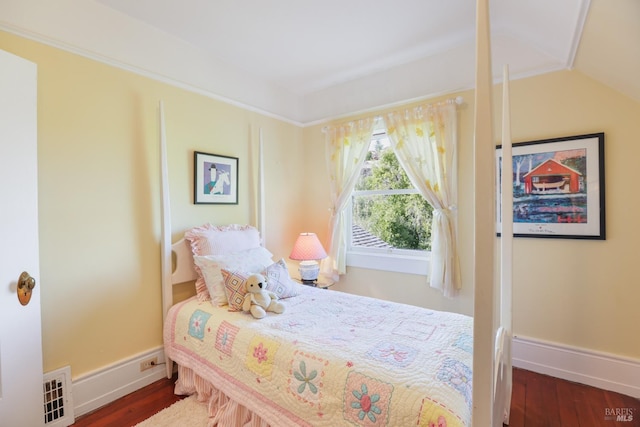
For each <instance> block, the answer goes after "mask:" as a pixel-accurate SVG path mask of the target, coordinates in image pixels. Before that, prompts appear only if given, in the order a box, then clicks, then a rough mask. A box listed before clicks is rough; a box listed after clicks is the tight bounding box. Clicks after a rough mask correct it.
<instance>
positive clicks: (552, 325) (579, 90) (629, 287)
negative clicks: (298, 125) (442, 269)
mask: <svg viewBox="0 0 640 427" xmlns="http://www.w3.org/2000/svg"><path fill="white" fill-rule="evenodd" d="M501 90H502V89H501V87H496V88H495V91H494V96H493V99H494V117H495V123H494V132H495V133H496V135H497V136H496V142H498V137H499V134H500V129H501V109H502V103H501V100H502V99H501ZM456 95H462V96H463V97H464V99H465V103H464V105H463V106H462V107H461V108H460V109H459V124H460V129H459V130H460V150H459V159H458V160H459V161H458V164H459V183H458V192H459V204H458V207H459V209H458V221H459V245H460V261H461V269H462V276H463V282H464V283H465V285H463V286H464V288H463V289H462V291H461V293H460V296H459V297H458V298H456V299H453V300H449V299H446V298H443V297H442V296H441V295H440V294H439V293H438V292H437V291H435V290H433V289H430V288H428V287H427V286H425V280H424V278H422V277H419V276H415V275H409V274H395V273H386V272H379V271H374V270H365V269H358V268H348V269H347V275H346V276H344V278H343V279H342V280H341V281H340V282H339V284H338V285H336V286H335V289H340V290H344V291H348V292H353V293H358V294H364V295H371V296H376V297H380V298H385V299H389V300H395V301H400V302H405V303H411V304H418V305H424V306H427V307H432V308H435V309H443V310H455V311H459V312H463V313H467V314H472V313H473V290H472V286H471V281H472V274H473V264H472V262H473V240H472V233H473V171H472V165H473V157H472V156H473V152H472V148H473V147H472V142H473V114H474V111H473V110H474V107H473V95H474V94H473V92H472V91H466V92H462V93H460V94H453V95H452V96H456ZM378 113H380V112H375V113H372V114H378ZM511 115H512V136H513V141H514V142H522V141H531V140H539V139H546V138H553V137H560V136H570V135H580V134H587V133H594V132H604V133H605V162H606V163H605V177H606V185H605V186H606V216H607V218H606V228H607V240H606V241H591V240H570V239H536V238H517V239H515V242H514V282H515V284H514V333H515V334H516V335H522V336H527V337H532V338H536V339H539V340H543V341H550V342H556V343H561V344H563V345H569V346H575V347H580V348H585V349H591V350H597V351H602V352H607V353H614V354H617V355H621V356H628V357H632V358H636V359H640V340H638V339H637V338H636V336H637V332H638V325H640V308H639V307H640V306H639V304H640V286H638V285H639V284H640V281H639V280H638V278H637V271H636V267H637V264H638V261H639V260H638V253H639V251H638V249H637V242H638V241H639V239H640V221H638V220H637V219H635V218H637V216H638V212H640V199H639V198H638V197H637V194H638V191H637V188H636V179H635V178H634V176H635V175H634V173H635V171H636V170H637V169H638V159H640V144H639V143H638V142H639V138H638V120H640V104H639V103H638V102H636V101H634V100H632V99H631V98H629V97H626V96H624V95H623V94H620V93H618V92H615V91H613V90H611V89H609V88H607V87H605V86H603V85H601V84H599V83H598V82H596V81H594V80H592V79H590V78H589V77H586V76H584V75H582V74H580V73H577V72H571V71H564V72H556V73H550V74H546V75H542V76H538V77H533V78H527V79H522V80H516V81H513V82H512V83H511ZM345 120H346V119H345ZM305 140H307V141H309V142H311V143H312V144H313V146H314V149H315V150H316V154H317V155H318V156H319V155H320V153H321V152H322V151H323V138H322V136H321V135H320V127H319V126H315V127H310V128H307V129H305ZM323 179H326V174H325V176H324V178H323ZM322 182H323V180H320V181H318V182H316V185H318V190H319V188H320V186H321V185H322V184H321V183H322ZM317 204H318V205H320V206H322V205H325V206H328V205H329V199H328V198H327V199H326V200H324V201H322V202H320V201H319V202H318V203H317ZM492 226H493V225H492V224H487V227H492ZM324 229H326V227H324Z"/></svg>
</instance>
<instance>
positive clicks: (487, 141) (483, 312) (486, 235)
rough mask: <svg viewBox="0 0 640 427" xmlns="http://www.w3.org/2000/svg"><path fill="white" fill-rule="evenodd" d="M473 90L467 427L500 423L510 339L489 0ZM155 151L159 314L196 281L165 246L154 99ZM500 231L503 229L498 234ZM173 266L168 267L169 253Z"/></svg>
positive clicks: (507, 139) (180, 249)
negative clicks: (180, 288) (177, 287)
mask: <svg viewBox="0 0 640 427" xmlns="http://www.w3.org/2000/svg"><path fill="white" fill-rule="evenodd" d="M476 14H477V18H476V23H477V32H476V93H475V121H474V123H475V124H474V128H475V130H474V135H475V139H474V164H475V170H474V174H475V177H474V178H475V179H474V185H475V188H474V195H475V196H474V197H475V203H474V204H475V208H474V217H475V227H474V230H475V231H474V278H473V285H474V331H473V415H472V424H473V425H474V426H478V427H482V426H494V427H498V426H502V424H503V422H505V423H507V424H508V420H509V409H510V405H511V389H512V378H511V369H512V365H511V340H512V302H511V299H512V297H511V295H512V270H511V265H512V240H513V233H512V231H511V230H513V225H512V221H513V217H512V213H513V201H512V193H513V190H512V187H511V177H512V176H513V171H512V162H511V155H512V154H511V134H510V132H511V128H510V113H509V75H508V69H507V67H506V66H505V71H504V79H503V82H504V83H503V84H504V86H503V117H502V119H503V129H502V156H503V159H504V161H503V162H502V165H503V173H502V182H501V186H502V191H501V194H502V201H501V206H502V208H501V219H502V233H501V236H502V237H501V239H500V243H501V246H500V253H501V262H500V266H501V268H500V274H499V276H498V275H497V274H496V272H495V271H494V270H495V267H494V265H495V263H494V261H495V257H494V253H495V252H496V248H495V246H496V245H495V241H496V239H495V231H494V229H493V227H487V224H494V223H495V218H496V215H495V206H496V204H495V203H488V201H491V200H494V201H495V197H496V196H495V187H494V184H495V180H494V179H491V177H495V167H494V165H495V139H494V134H493V128H492V127H493V113H492V109H493V106H492V96H491V93H492V86H493V78H492V67H491V45H490V26H489V0H477V5H476ZM259 147H260V152H259V169H260V171H259V174H260V177H259V192H258V193H259V216H258V228H259V229H260V230H261V232H262V236H263V239H264V232H265V227H264V224H265V217H264V197H263V195H264V179H263V167H262V165H263V145H262V133H260V144H259ZM160 151H161V169H162V237H161V248H162V306H163V317H164V316H166V314H167V312H168V310H169V308H170V307H171V306H172V305H173V285H174V284H178V283H184V282H188V281H192V280H195V279H196V273H195V271H194V269H193V256H192V253H191V248H190V247H189V244H188V243H187V242H186V241H185V240H184V239H181V240H179V241H178V242H176V243H175V244H173V245H172V244H171V240H172V238H171V211H170V198H169V178H168V169H167V149H166V136H165V129H164V108H163V104H162V102H160ZM505 231H507V232H505ZM174 255H175V259H176V266H175V269H173V262H172V260H173V256H174ZM497 279H499V283H500V303H499V306H498V307H497V308H498V309H499V310H500V316H499V317H500V324H499V325H495V324H494V312H495V311H494V310H495V308H496V307H495V305H496V304H495V303H494V296H495V294H494V284H495V283H496V280H497ZM163 320H164V319H163ZM166 362H167V364H166V368H167V377H168V378H171V376H172V374H173V362H172V361H171V360H170V359H169V358H166Z"/></svg>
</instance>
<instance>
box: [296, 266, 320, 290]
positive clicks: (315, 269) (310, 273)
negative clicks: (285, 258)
mask: <svg viewBox="0 0 640 427" xmlns="http://www.w3.org/2000/svg"><path fill="white" fill-rule="evenodd" d="M298 271H299V272H300V279H301V281H302V283H304V284H305V285H314V284H315V283H316V281H317V280H318V274H319V273H320V264H318V261H302V262H300V268H299V269H298Z"/></svg>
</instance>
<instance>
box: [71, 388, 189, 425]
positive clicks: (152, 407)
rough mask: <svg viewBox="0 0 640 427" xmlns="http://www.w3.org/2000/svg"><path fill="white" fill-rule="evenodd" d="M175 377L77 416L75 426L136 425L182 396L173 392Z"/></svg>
mask: <svg viewBox="0 0 640 427" xmlns="http://www.w3.org/2000/svg"><path fill="white" fill-rule="evenodd" d="M175 381H176V378H173V379H171V380H170V379H167V378H163V379H162V380H159V381H156V382H154V383H153V384H150V385H148V386H147V387H144V388H142V389H140V390H137V391H135V392H133V393H131V394H128V395H126V396H124V397H122V398H121V399H118V400H116V401H115V402H112V403H110V404H108V405H106V406H104V407H102V408H100V409H98V410H96V411H93V412H91V413H89V414H86V415H83V416H82V417H79V418H78V419H77V420H76V422H75V423H74V424H72V425H73V426H74V427H89V426H91V427H125V426H133V425H136V424H138V423H140V422H142V421H144V420H146V419H147V418H149V417H151V416H152V415H154V414H156V413H157V412H159V411H161V410H163V409H164V408H167V407H169V406H171V405H172V404H174V403H175V402H177V401H178V400H180V399H183V398H184V396H177V395H175V394H174V393H173V387H174V384H175Z"/></svg>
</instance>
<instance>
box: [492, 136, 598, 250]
mask: <svg viewBox="0 0 640 427" xmlns="http://www.w3.org/2000/svg"><path fill="white" fill-rule="evenodd" d="M496 168H497V174H496V175H497V176H498V177H500V176H501V171H502V147H501V146H498V147H497V150H496ZM499 182H500V179H498V180H497V183H499ZM497 191H498V192H499V191H500V186H499V185H498V186H497ZM497 200H498V203H500V202H499V201H500V197H498V198H497ZM497 213H498V214H497V215H498V218H497V232H498V235H500V233H501V231H502V229H501V220H500V217H499V215H500V206H498V207H497ZM513 234H514V236H515V237H549V238H563V239H595V240H604V239H605V238H606V234H605V187H604V133H593V134H588V135H577V136H568V137H562V138H553V139H545V140H539V141H527V142H520V143H515V144H513Z"/></svg>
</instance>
